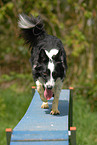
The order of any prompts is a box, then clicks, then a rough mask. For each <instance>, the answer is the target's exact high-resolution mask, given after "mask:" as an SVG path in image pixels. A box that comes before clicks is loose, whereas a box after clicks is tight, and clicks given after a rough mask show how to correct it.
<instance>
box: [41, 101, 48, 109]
mask: <svg viewBox="0 0 97 145" xmlns="http://www.w3.org/2000/svg"><path fill="white" fill-rule="evenodd" d="M41 108H43V109H48V108H49V105H48V102H43V103H42V105H41Z"/></svg>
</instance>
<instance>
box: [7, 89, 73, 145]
mask: <svg viewBox="0 0 97 145" xmlns="http://www.w3.org/2000/svg"><path fill="white" fill-rule="evenodd" d="M33 90H35V87H33V88H32V91H33ZM72 91H73V88H70V89H65V90H62V91H61V93H60V100H59V110H60V115H50V110H51V106H52V101H53V98H52V99H51V100H49V102H48V103H49V109H41V104H42V101H41V99H40V96H39V94H38V92H37V90H35V94H34V97H33V99H32V101H31V103H30V105H29V108H28V110H27V112H26V113H25V115H24V116H23V118H22V119H21V120H20V122H19V123H18V124H17V126H16V127H15V128H14V129H13V131H12V130H11V129H6V134H7V145H59V144H60V145H69V144H70V145H76V128H75V127H72V120H73V118H72V116H73V115H72V114H73V111H72V104H73V103H72V100H73V98H72V97H73V95H72V93H73V92H72Z"/></svg>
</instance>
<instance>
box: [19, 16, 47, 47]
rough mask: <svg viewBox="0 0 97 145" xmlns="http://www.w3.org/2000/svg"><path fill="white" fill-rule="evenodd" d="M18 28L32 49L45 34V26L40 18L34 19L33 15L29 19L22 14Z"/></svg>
mask: <svg viewBox="0 0 97 145" xmlns="http://www.w3.org/2000/svg"><path fill="white" fill-rule="evenodd" d="M18 26H19V27H20V28H21V36H22V37H23V38H24V40H25V43H26V44H29V45H30V47H31V46H33V45H34V44H35V43H37V39H39V36H40V35H44V34H45V30H44V24H43V22H42V19H41V18H40V16H38V17H36V18H34V17H33V16H32V15H31V17H29V16H27V15H26V14H20V15H19V21H18ZM40 38H41V37H40Z"/></svg>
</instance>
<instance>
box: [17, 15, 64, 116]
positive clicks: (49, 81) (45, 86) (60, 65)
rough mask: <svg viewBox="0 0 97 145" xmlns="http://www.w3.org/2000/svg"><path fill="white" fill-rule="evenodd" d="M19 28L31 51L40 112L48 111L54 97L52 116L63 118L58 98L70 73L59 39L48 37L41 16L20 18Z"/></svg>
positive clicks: (20, 16)
mask: <svg viewBox="0 0 97 145" xmlns="http://www.w3.org/2000/svg"><path fill="white" fill-rule="evenodd" d="M18 25H19V27H20V28H21V35H22V37H23V38H24V40H25V42H26V44H29V45H30V48H31V63H32V73H33V77H34V80H35V82H36V85H37V91H38V92H39V94H40V98H41V100H42V101H43V103H42V106H41V108H49V106H48V100H49V99H50V98H51V97H52V96H53V97H54V100H53V103H52V110H51V112H50V114H60V112H59V110H58V102H59V95H60V92H61V89H62V84H63V81H64V78H65V75H66V70H67V62H66V53H65V50H64V46H63V44H62V42H61V40H59V39H58V38H57V37H55V36H51V35H48V34H47V33H46V31H45V29H44V24H43V22H42V20H41V18H40V17H39V16H38V17H36V18H34V17H33V16H31V17H28V16H27V15H25V14H21V15H19V21H18Z"/></svg>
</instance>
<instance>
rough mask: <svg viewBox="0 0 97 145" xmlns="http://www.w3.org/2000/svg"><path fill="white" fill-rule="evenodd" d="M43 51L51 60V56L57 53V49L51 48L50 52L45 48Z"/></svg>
mask: <svg viewBox="0 0 97 145" xmlns="http://www.w3.org/2000/svg"><path fill="white" fill-rule="evenodd" d="M45 52H46V55H47V56H48V57H49V58H50V59H51V60H52V56H53V55H56V54H57V53H58V50H57V49H51V51H50V52H48V51H47V50H45Z"/></svg>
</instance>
